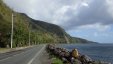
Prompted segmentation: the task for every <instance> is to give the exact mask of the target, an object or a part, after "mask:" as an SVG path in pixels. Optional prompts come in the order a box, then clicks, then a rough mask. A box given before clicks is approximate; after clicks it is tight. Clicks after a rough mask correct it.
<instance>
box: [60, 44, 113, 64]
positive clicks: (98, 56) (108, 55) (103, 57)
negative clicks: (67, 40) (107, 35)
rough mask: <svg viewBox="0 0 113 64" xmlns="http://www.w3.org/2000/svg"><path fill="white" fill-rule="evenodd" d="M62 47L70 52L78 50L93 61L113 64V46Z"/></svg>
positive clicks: (71, 45) (67, 45) (76, 45)
mask: <svg viewBox="0 0 113 64" xmlns="http://www.w3.org/2000/svg"><path fill="white" fill-rule="evenodd" d="M60 47H63V48H66V49H68V50H70V51H71V50H72V49H74V48H77V49H78V51H79V52H80V53H81V54H84V55H88V56H89V57H91V58H92V59H93V60H96V61H99V60H100V61H106V62H111V63H112V64H113V44H62V45H60Z"/></svg>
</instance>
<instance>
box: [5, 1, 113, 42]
mask: <svg viewBox="0 0 113 64" xmlns="http://www.w3.org/2000/svg"><path fill="white" fill-rule="evenodd" d="M3 1H4V2H5V3H6V4H7V5H8V6H10V8H12V9H14V10H15V11H17V12H22V13H26V14H27V15H28V16H29V17H31V18H33V19H36V20H42V21H45V22H49V23H53V24H57V25H59V26H61V27H62V28H64V29H65V30H66V32H68V33H69V34H70V35H71V36H75V37H81V38H84V39H88V40H91V41H96V42H100V43H113V0H3Z"/></svg>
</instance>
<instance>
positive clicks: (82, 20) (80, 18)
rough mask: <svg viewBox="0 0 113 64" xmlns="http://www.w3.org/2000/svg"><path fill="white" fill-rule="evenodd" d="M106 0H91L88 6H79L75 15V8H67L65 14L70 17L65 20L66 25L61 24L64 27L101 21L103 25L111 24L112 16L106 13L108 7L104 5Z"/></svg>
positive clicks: (112, 21)
mask: <svg viewBox="0 0 113 64" xmlns="http://www.w3.org/2000/svg"><path fill="white" fill-rule="evenodd" d="M106 4H107V3H106V0H93V1H92V2H91V3H90V4H89V7H84V8H80V9H79V10H78V14H77V15H75V14H74V12H76V11H75V10H69V11H68V12H67V13H66V15H67V16H69V17H70V19H69V20H67V25H65V24H64V25H63V27H65V29H67V30H69V29H71V28H74V27H77V26H82V25H88V24H95V23H101V24H103V25H109V24H113V17H112V16H111V15H110V14H109V13H108V7H107V6H106Z"/></svg>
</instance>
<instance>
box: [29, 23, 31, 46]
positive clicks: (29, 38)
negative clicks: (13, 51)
mask: <svg viewBox="0 0 113 64" xmlns="http://www.w3.org/2000/svg"><path fill="white" fill-rule="evenodd" d="M30 33H31V32H30V24H29V46H30V45H31V43H30V42H31V34H30Z"/></svg>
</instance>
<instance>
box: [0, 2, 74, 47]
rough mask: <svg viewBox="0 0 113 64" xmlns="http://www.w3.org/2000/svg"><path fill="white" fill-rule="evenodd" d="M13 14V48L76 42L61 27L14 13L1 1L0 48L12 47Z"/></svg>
mask: <svg viewBox="0 0 113 64" xmlns="http://www.w3.org/2000/svg"><path fill="white" fill-rule="evenodd" d="M12 12H13V13H14V36H13V47H20V46H27V45H29V44H31V45H34V44H40V43H69V42H76V41H75V40H76V39H75V40H73V38H72V37H71V36H70V35H68V34H67V33H66V32H65V31H64V30H63V29H62V28H61V27H59V26H57V25H54V24H50V23H46V22H43V21H39V20H33V19H31V18H29V17H28V16H27V15H25V14H23V13H18V12H14V11H12V10H11V9H10V8H9V7H8V6H6V5H5V3H3V1H2V0H0V47H10V39H11V21H12ZM29 37H30V38H29ZM29 39H30V40H29ZM29 41H30V43H29Z"/></svg>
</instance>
